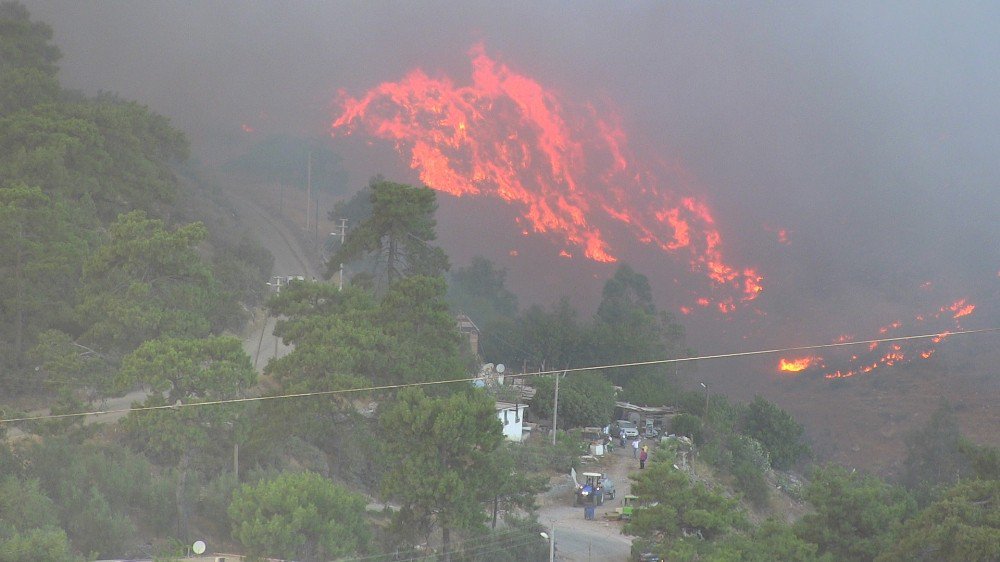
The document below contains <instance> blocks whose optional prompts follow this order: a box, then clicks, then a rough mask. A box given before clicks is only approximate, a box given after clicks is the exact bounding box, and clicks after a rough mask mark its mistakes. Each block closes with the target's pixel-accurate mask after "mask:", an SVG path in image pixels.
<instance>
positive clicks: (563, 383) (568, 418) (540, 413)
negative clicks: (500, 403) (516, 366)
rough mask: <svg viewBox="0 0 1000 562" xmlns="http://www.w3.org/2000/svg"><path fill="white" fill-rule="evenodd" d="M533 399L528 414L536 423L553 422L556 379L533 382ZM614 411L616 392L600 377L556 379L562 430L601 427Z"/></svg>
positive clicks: (574, 375) (587, 374)
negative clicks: (542, 420) (530, 413)
mask: <svg viewBox="0 0 1000 562" xmlns="http://www.w3.org/2000/svg"><path fill="white" fill-rule="evenodd" d="M534 385H535V396H534V397H532V399H531V411H532V413H533V414H534V415H535V416H537V419H552V405H553V403H554V398H555V396H554V395H555V378H554V377H537V378H535V382H534ZM614 411H615V388H614V386H612V385H611V382H609V381H608V379H607V378H605V377H604V376H603V375H601V374H600V373H595V372H588V371H585V372H579V373H571V374H569V375H566V376H562V377H560V379H559V415H558V421H557V423H558V425H559V427H561V428H572V427H588V426H590V427H604V426H606V425H608V424H609V423H611V418H612V416H613V415H614Z"/></svg>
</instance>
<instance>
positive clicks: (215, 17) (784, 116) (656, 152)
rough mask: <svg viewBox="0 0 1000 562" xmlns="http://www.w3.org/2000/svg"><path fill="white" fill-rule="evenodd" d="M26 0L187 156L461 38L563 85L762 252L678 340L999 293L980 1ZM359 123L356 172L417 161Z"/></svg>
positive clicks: (877, 320) (411, 65)
mask: <svg viewBox="0 0 1000 562" xmlns="http://www.w3.org/2000/svg"><path fill="white" fill-rule="evenodd" d="M26 4H27V6H28V8H29V9H30V10H31V12H32V15H33V17H34V18H35V19H41V20H43V21H46V22H48V23H49V24H51V25H52V26H53V28H54V30H55V42H56V43H57V44H58V45H59V46H60V47H61V48H62V50H63V53H64V58H63V61H62V63H61V67H62V74H61V77H62V80H63V83H64V85H66V86H67V87H71V88H79V89H82V90H84V91H86V92H88V93H95V92H96V91H98V90H109V91H113V92H116V93H118V94H120V95H122V96H123V97H126V98H129V99H136V100H139V101H141V102H142V103H144V104H146V105H148V106H150V107H151V108H152V109H154V110H155V111H158V112H160V113H163V114H165V115H167V116H169V117H170V118H171V119H172V121H173V123H174V124H175V125H177V126H178V127H179V128H181V129H183V130H184V131H186V132H187V133H188V134H189V136H190V137H191V139H192V140H193V142H194V149H195V151H196V153H198V154H200V155H201V157H202V158H203V159H205V160H206V161H209V162H211V161H213V159H218V158H222V157H225V156H229V155H232V154H233V153H235V152H238V151H239V150H240V149H241V148H243V147H245V144H246V143H247V142H248V139H247V133H245V132H244V131H243V126H244V125H246V126H248V127H251V128H252V129H254V131H255V134H259V135H263V134H270V133H291V134H299V135H318V134H324V133H326V132H328V131H329V130H330V124H331V122H332V121H333V120H334V119H336V118H337V117H338V115H339V114H340V111H341V109H340V106H338V105H337V102H338V100H339V99H342V98H341V97H340V96H339V95H338V92H339V91H343V92H344V95H346V96H348V97H351V98H360V97H362V96H363V95H364V94H365V92H367V91H369V90H370V89H372V88H374V87H376V86H378V85H379V84H381V83H383V82H391V81H397V80H400V79H402V78H403V77H404V76H406V75H407V73H408V72H410V71H412V70H413V69H415V68H420V69H423V71H424V72H425V73H427V74H428V75H429V76H432V77H440V76H448V77H450V79H451V80H452V81H453V82H454V83H456V84H458V85H466V84H468V83H470V82H471V77H470V76H471V72H472V70H471V63H470V58H471V56H470V49H472V48H473V46H474V45H477V44H482V46H483V50H484V52H485V53H486V54H487V55H488V56H489V57H490V58H491V59H493V60H496V61H498V63H501V64H504V65H507V66H508V67H509V68H510V69H511V70H512V71H513V72H517V73H519V74H521V75H524V76H528V77H531V78H532V79H533V80H535V81H537V82H538V83H539V84H541V85H542V86H544V87H545V88H546V89H547V90H550V91H551V92H554V93H555V94H556V95H558V98H559V99H560V100H563V102H565V103H567V104H578V105H580V106H583V105H593V106H595V107H613V108H616V109H615V111H616V114H617V116H618V118H620V125H621V128H622V130H623V131H624V132H625V133H627V135H628V139H629V144H630V145H631V147H632V149H634V151H635V152H636V154H637V155H638V154H644V155H648V156H647V157H649V158H653V159H656V160H658V161H662V162H669V163H671V165H675V166H678V167H681V168H683V170H684V173H685V177H687V178H689V179H690V181H689V182H688V183H687V185H686V186H685V189H686V193H683V194H682V195H686V194H689V193H688V192H692V191H693V192H694V194H695V195H697V196H698V198H699V200H700V201H702V202H703V203H704V204H706V205H707V206H709V207H710V208H711V209H712V213H713V216H714V218H715V221H716V226H717V228H718V230H719V232H720V234H721V236H722V240H723V242H722V244H723V251H724V252H725V254H726V256H727V259H728V260H731V262H733V263H734V266H735V267H737V268H743V267H750V266H752V267H754V268H756V269H757V270H758V271H759V273H760V274H761V275H762V276H763V279H764V281H763V285H764V291H763V292H762V293H761V295H760V297H759V298H758V299H757V300H755V301H753V303H751V304H748V305H747V306H746V307H745V310H744V311H742V318H743V319H744V320H746V322H739V323H734V322H733V321H731V320H728V319H726V318H723V319H721V320H720V319H715V320H710V321H709V320H704V321H699V320H696V319H694V318H692V319H691V320H690V321H689V322H688V324H689V325H690V326H693V328H692V337H694V338H695V339H696V341H695V343H696V344H697V343H698V341H697V338H698V337H701V338H704V339H703V341H711V338H712V337H713V336H717V335H718V334H719V333H722V332H725V333H726V334H728V335H729V337H728V338H726V339H727V340H728V341H739V339H740V338H742V339H749V340H750V341H754V342H760V341H771V340H770V339H769V338H774V337H776V338H778V339H780V340H781V341H780V343H789V344H805V343H828V342H829V341H832V339H833V338H835V337H836V336H838V335H840V334H844V333H847V332H851V333H853V334H855V336H856V337H857V338H858V339H866V338H867V337H876V336H877V335H878V333H877V330H878V328H879V327H880V326H885V325H888V324H889V323H891V322H893V321H894V320H901V321H903V322H904V323H905V322H907V321H908V319H911V318H913V317H914V316H915V315H918V314H925V315H926V314H932V313H935V312H937V313H940V311H939V308H940V307H942V306H945V305H948V304H951V303H953V302H954V301H956V300H958V299H960V298H967V299H969V302H974V303H975V304H976V305H977V310H976V313H975V315H974V316H973V317H971V318H969V319H968V321H967V323H966V324H964V325H963V327H966V328H981V327H991V326H990V323H991V322H992V323H996V320H997V313H998V311H1000V305H998V302H997V301H998V299H1000V277H998V276H1000V220H998V219H1000V158H998V155H1000V103H998V100H1000V64H997V61H1000V33H997V30H998V29H1000V5H998V4H997V3H995V2H975V3H973V2H966V3H950V2H949V3H940V2H938V3H930V2H898V3H892V2H875V3H872V2H834V3H817V2H806V3H801V2H768V3H764V2H745V3H730V2H661V1H655V2H629V3H623V2H581V1H573V2H545V3H541V2H519V3H513V2H489V1H483V2H478V1H465V2H429V1H417V2H373V1H364V2H309V3H306V2H278V1H273V2H264V1H253V2H251V1H231V2H228V1H227V2H222V1H197V2H195V1H191V2H173V1H171V2H167V1H162V2H159V1H153V2H128V1H116V2H112V1H102V2H94V1H79V2H77V1H73V2H70V1H66V0H63V1H45V0H35V1H28V2H26ZM370 141H371V142H370V144H365V143H357V142H356V143H354V145H351V146H349V147H347V148H345V150H349V153H347V154H348V155H349V158H350V160H349V161H348V162H347V164H348V168H349V171H350V172H351V174H352V176H351V177H352V182H353V183H354V184H355V185H356V186H357V187H361V186H363V185H364V184H365V183H366V181H367V178H368V177H369V176H371V175H374V174H376V173H383V174H385V175H387V176H390V177H393V176H397V175H398V174H403V176H402V177H401V178H400V179H402V180H404V181H415V180H416V179H417V176H416V175H415V173H413V172H410V171H409V170H408V168H407V165H406V164H407V163H408V162H409V155H404V156H403V157H401V158H398V159H395V160H388V161H387V159H386V158H385V154H387V150H386V148H387V147H390V148H391V146H392V143H391V142H388V141H385V140H384V139H383V140H380V139H370ZM368 150H370V151H371V155H368V153H367V152H366V151H368ZM388 153H389V154H391V151H388ZM638 157H639V156H637V158H638ZM387 166H395V168H391V169H387V168H386V167H387ZM405 174H409V175H408V176H407V175H405ZM394 179H395V178H394ZM598 187H600V186H599V184H598ZM667 187H669V186H667ZM441 199H442V201H441V208H442V216H441V217H440V220H439V223H440V227H441V230H442V233H441V240H442V242H443V243H444V244H446V245H450V247H446V250H448V252H449V254H451V255H452V257H453V261H455V262H456V263H457V265H463V263H464V262H465V261H466V260H467V259H468V257H470V256H471V255H473V254H476V253H480V254H485V255H487V257H490V258H491V259H494V260H496V261H498V262H499V263H501V265H503V266H505V267H507V268H508V269H509V270H510V274H509V276H508V279H509V283H510V285H511V286H512V288H513V289H514V290H515V291H517V292H519V293H522V294H525V295H529V296H530V297H531V298H533V299H536V300H540V301H543V302H550V301H552V300H554V299H555V298H557V297H559V296H561V295H573V296H575V297H577V298H579V295H581V294H582V295H592V297H593V299H592V300H596V299H597V298H599V291H600V286H601V283H603V280H604V279H607V278H608V277H609V276H610V275H611V274H612V273H613V271H614V267H615V266H614V265H607V264H598V263H595V262H591V261H587V260H585V259H583V258H582V257H579V256H577V257H575V258H573V259H572V260H564V261H563V262H557V263H559V264H560V265H558V266H553V265H552V264H553V262H554V260H553V259H552V258H553V256H555V255H557V254H558V251H559V250H560V248H561V246H559V245H558V244H556V245H554V246H552V248H554V249H550V250H548V251H546V250H544V249H542V250H537V249H536V250H530V249H526V248H521V249H520V251H519V254H518V259H515V258H514V257H512V256H511V254H510V250H511V249H512V248H513V247H514V246H515V245H518V244H522V243H524V238H522V237H521V236H520V234H519V233H520V230H521V229H520V227H518V228H513V227H511V228H508V226H509V225H510V224H511V223H510V220H511V218H512V217H513V216H514V215H516V212H515V211H514V210H511V209H509V208H507V206H506V205H505V204H504V203H502V202H501V201H499V200H497V199H492V200H485V201H484V200H475V201H461V202H460V201H456V200H454V199H453V198H449V197H448V196H445V195H442V196H441ZM490 209H493V211H492V212H491V210H490ZM449 213H450V214H449ZM498 222H499V224H493V223H498ZM476 228H481V229H484V230H486V232H485V233H484V235H483V236H482V237H476V236H470V235H469V230H471V229H476ZM782 231H784V233H785V234H784V236H785V237H786V238H787V240H786V241H782V240H781V234H780V233H781V232H782ZM616 243H617V249H618V257H620V258H621V259H623V260H625V261H627V262H629V263H630V265H632V266H633V267H634V268H635V269H636V270H638V271H639V272H641V273H644V274H646V275H647V276H649V277H650V280H651V282H652V284H653V286H654V291H655V292H656V294H657V296H658V298H659V301H660V305H661V307H663V308H665V309H668V310H671V311H674V312H677V311H678V310H679V309H680V307H681V306H684V305H685V303H687V304H690V303H689V302H688V300H689V299H688V295H687V292H690V289H689V286H690V284H692V283H695V282H694V281H691V280H690V279H685V280H681V281H678V282H674V279H677V278H678V277H683V276H684V274H685V271H686V261H685V259H686V258H685V259H678V258H677V257H676V256H671V255H667V254H665V253H663V252H659V251H654V250H651V249H650V248H649V247H647V246H643V245H641V244H639V243H638V242H634V243H632V244H628V243H626V242H623V241H622V240H621V239H619V240H617V242H616ZM678 295H682V296H680V297H679V296H678ZM699 322H702V323H699ZM928 329H929V328H928ZM933 329H937V328H933ZM933 329H931V331H933ZM900 330H901V331H902V332H906V333H920V330H921V328H920V327H917V326H914V325H912V324H911V325H909V326H904V327H903V328H900ZM750 332H754V336H753V337H752V338H748V337H746V336H747V334H748V333H750ZM699 333H700V334H701V335H700V336H699Z"/></svg>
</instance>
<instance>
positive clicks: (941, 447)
mask: <svg viewBox="0 0 1000 562" xmlns="http://www.w3.org/2000/svg"><path fill="white" fill-rule="evenodd" d="M961 439H962V433H961V431H960V430H959V428H958V419H957V418H956V417H955V412H954V411H953V410H952V408H951V406H949V405H948V404H947V403H942V404H941V405H940V406H939V407H938V409H937V410H935V411H934V413H932V414H931V417H930V419H929V420H927V423H926V424H925V425H924V426H923V427H920V428H918V429H916V430H914V431H913V432H911V433H909V434H907V435H906V437H905V438H904V442H905V443H906V457H905V458H904V460H903V471H902V475H901V481H902V483H903V484H904V485H905V486H907V487H909V488H910V489H913V490H917V491H918V492H921V493H922V494H921V495H924V496H925V497H926V495H927V494H928V492H929V490H930V489H931V488H933V487H934V486H938V485H948V484H951V483H953V482H955V481H956V480H957V479H959V478H961V477H962V476H963V475H967V474H968V473H969V465H968V462H967V460H966V457H965V456H964V455H962V454H961V452H960V450H959V449H960V442H961Z"/></svg>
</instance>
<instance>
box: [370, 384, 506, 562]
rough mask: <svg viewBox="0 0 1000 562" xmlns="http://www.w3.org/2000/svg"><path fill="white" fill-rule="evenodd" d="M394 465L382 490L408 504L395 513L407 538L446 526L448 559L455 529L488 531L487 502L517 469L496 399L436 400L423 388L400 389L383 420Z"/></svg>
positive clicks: (472, 393) (458, 396) (387, 459)
mask: <svg viewBox="0 0 1000 562" xmlns="http://www.w3.org/2000/svg"><path fill="white" fill-rule="evenodd" d="M380 425H381V429H382V434H381V435H382V438H383V439H384V441H385V449H384V456H383V459H382V460H383V462H384V463H385V465H386V466H387V470H386V473H385V476H384V478H383V481H382V490H383V492H384V493H385V494H386V496H387V497H389V498H392V499H393V500H394V501H395V502H397V503H398V504H399V506H400V509H399V511H398V512H396V513H395V514H394V515H393V520H394V523H395V525H396V529H397V531H398V532H399V533H400V534H401V536H410V537H412V536H414V535H416V536H423V537H426V535H427V534H428V533H430V531H431V529H432V528H433V527H438V528H440V529H441V531H442V534H443V541H444V546H443V550H444V552H445V554H444V559H445V560H448V559H449V555H448V550H449V541H450V533H451V531H455V530H462V529H476V528H481V527H482V525H483V523H484V522H485V521H486V514H485V511H484V510H483V505H482V504H483V502H485V501H486V500H492V499H493V495H494V491H495V490H496V485H497V483H499V482H500V481H501V478H502V477H503V476H505V475H506V474H509V473H510V471H511V467H510V466H509V465H505V462H504V461H505V459H507V457H504V456H499V455H496V454H494V451H496V450H497V449H498V448H499V447H500V444H501V443H502V441H503V436H502V434H501V431H500V430H501V428H500V422H499V420H498V419H497V417H496V415H495V410H494V405H493V401H492V400H491V399H489V398H488V397H487V396H486V395H485V393H483V392H482V391H477V390H472V389H470V390H468V391H465V392H456V393H454V394H452V395H450V396H443V397H439V398H431V397H428V396H427V395H425V394H424V393H423V391H421V390H419V389H407V390H403V391H401V392H400V393H399V397H398V400H396V402H395V403H394V404H392V405H391V406H390V407H389V408H388V409H387V411H385V412H384V413H383V414H382V415H381V418H380Z"/></svg>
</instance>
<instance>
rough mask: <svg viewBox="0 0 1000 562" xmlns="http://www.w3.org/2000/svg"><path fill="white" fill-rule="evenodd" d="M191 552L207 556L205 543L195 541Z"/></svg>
mask: <svg viewBox="0 0 1000 562" xmlns="http://www.w3.org/2000/svg"><path fill="white" fill-rule="evenodd" d="M191 552H194V553H195V554H205V541H194V544H193V545H191Z"/></svg>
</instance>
